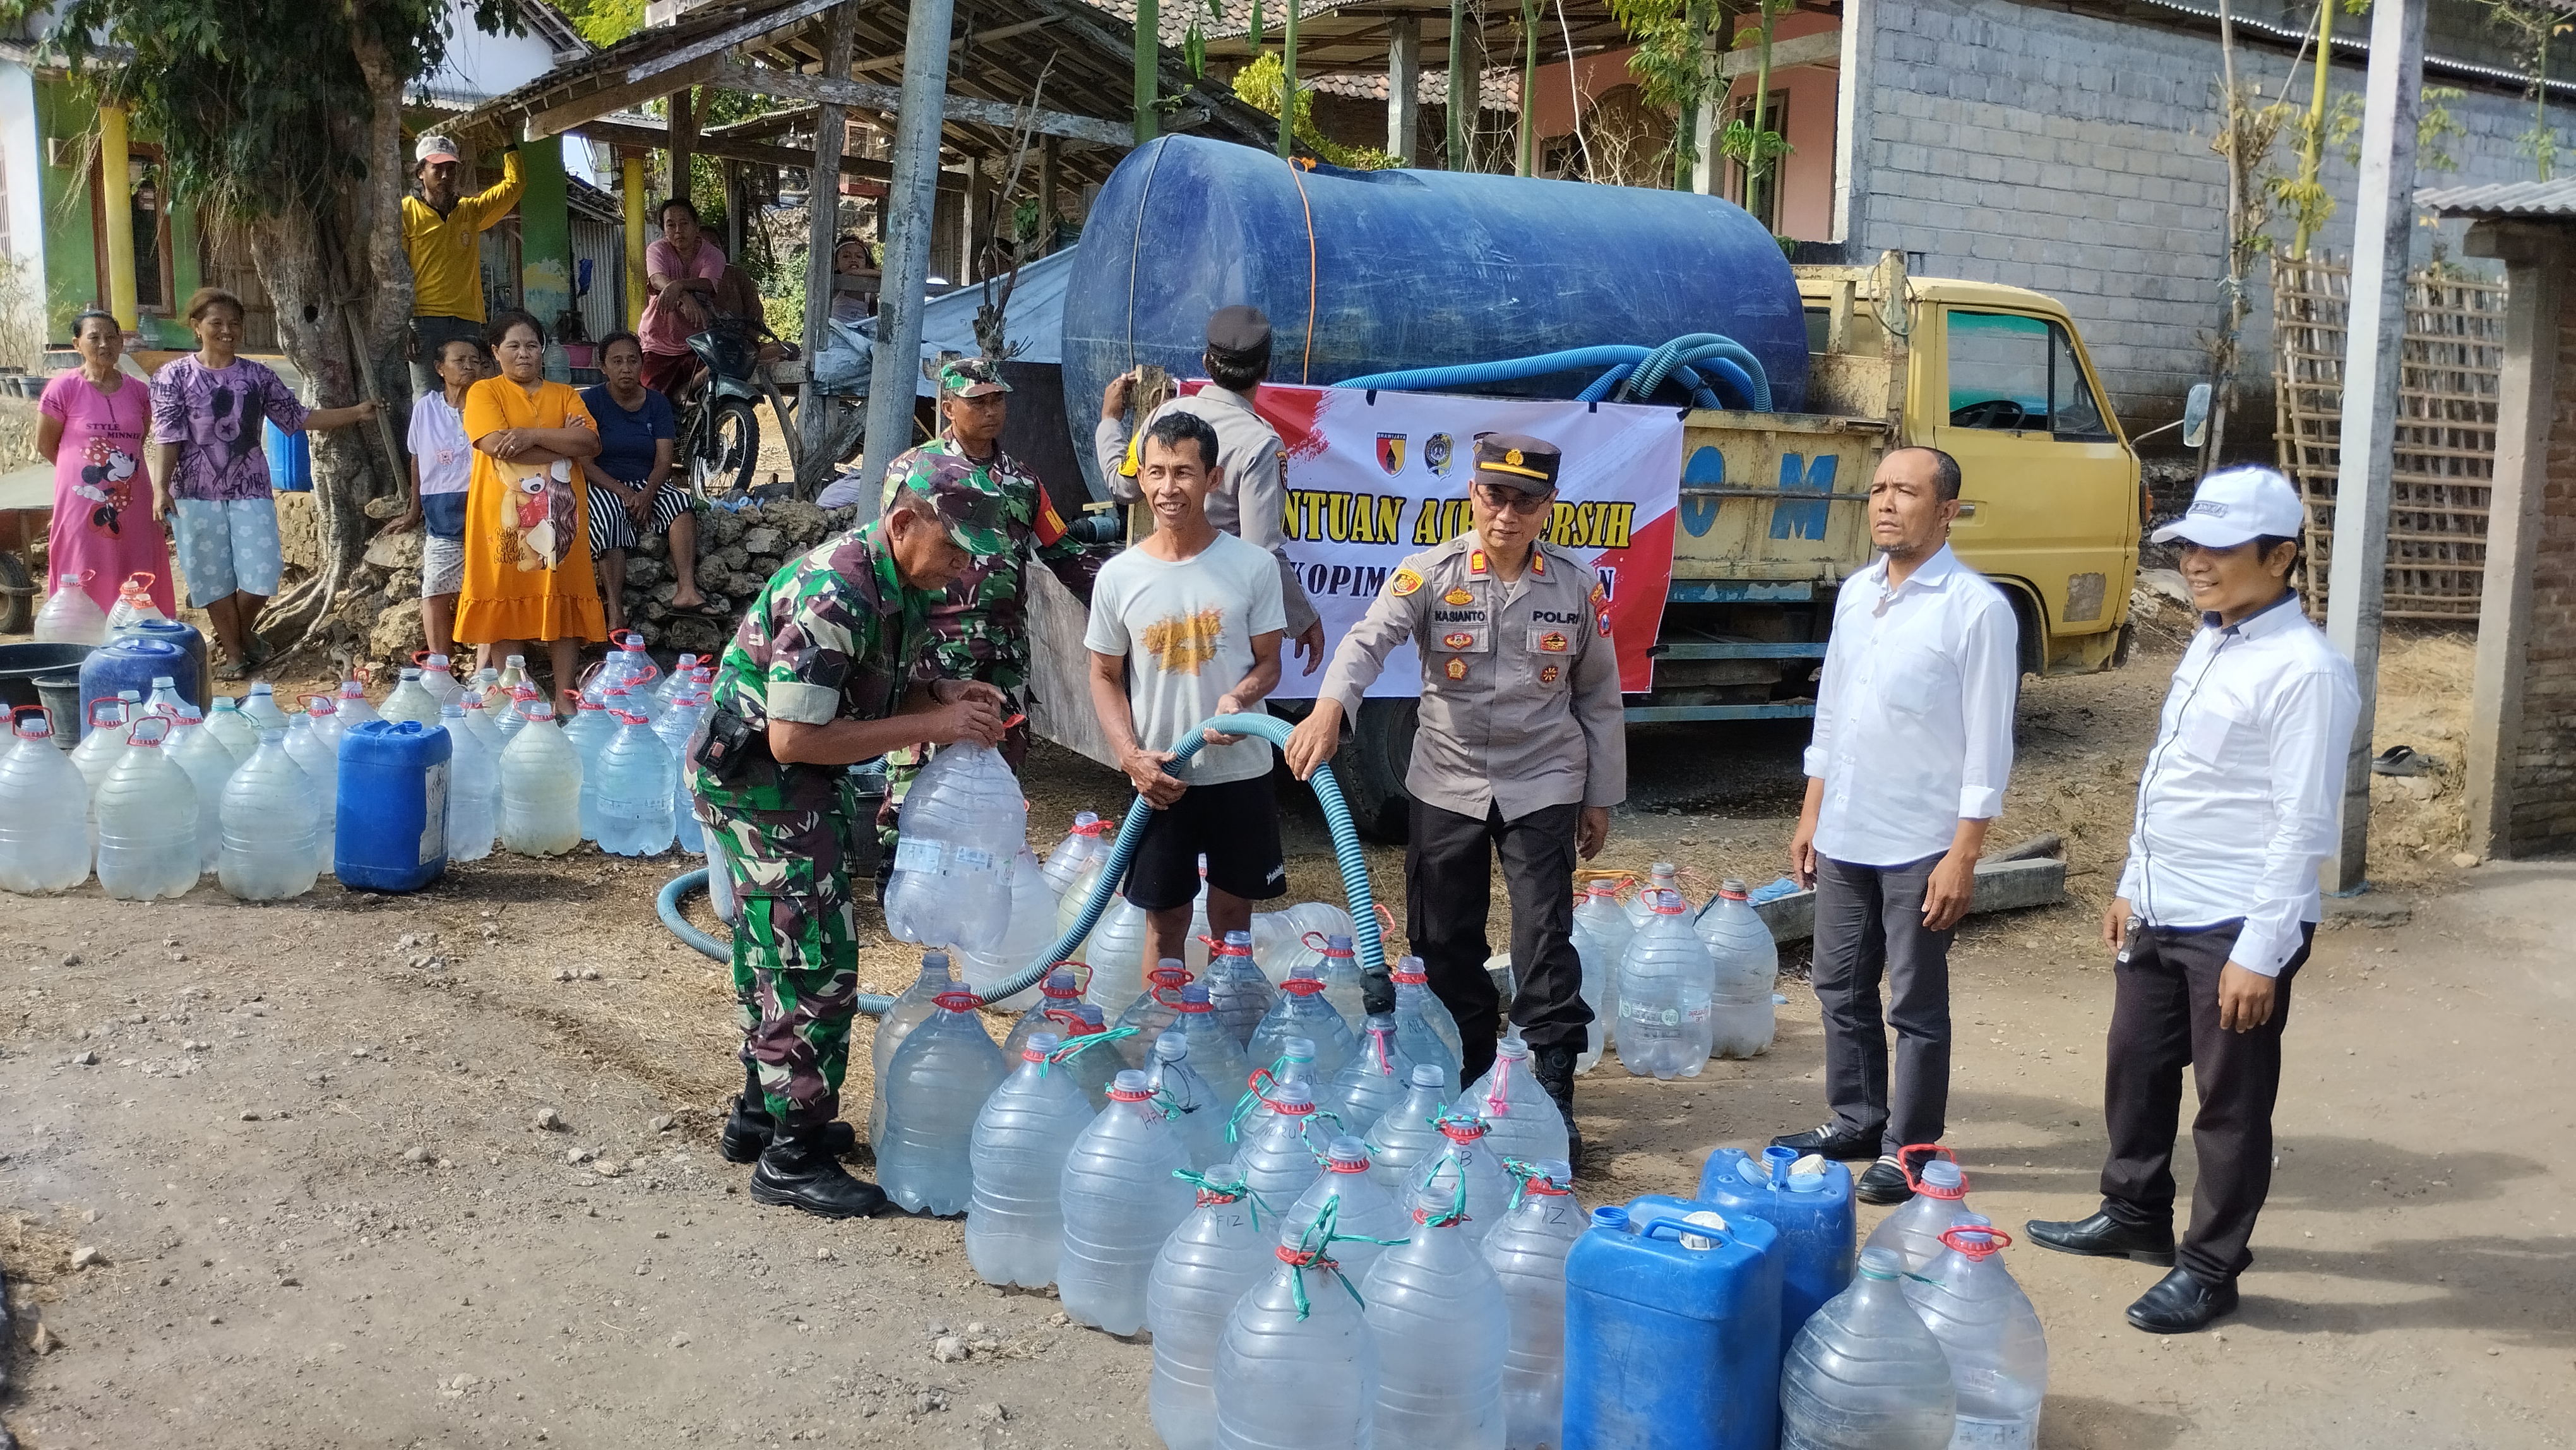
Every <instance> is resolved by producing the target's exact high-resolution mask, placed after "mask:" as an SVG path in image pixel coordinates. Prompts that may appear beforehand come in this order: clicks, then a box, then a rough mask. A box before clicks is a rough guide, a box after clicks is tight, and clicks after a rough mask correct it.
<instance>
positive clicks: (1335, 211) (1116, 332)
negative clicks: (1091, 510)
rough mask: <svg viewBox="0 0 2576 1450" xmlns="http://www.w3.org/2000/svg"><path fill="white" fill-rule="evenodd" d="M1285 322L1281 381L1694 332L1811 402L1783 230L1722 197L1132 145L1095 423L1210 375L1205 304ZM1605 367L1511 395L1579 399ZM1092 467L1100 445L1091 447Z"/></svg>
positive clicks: (1163, 143)
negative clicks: (1163, 375)
mask: <svg viewBox="0 0 2576 1450" xmlns="http://www.w3.org/2000/svg"><path fill="white" fill-rule="evenodd" d="M1236 303H1250V304H1252V305H1253V306H1255V307H1258V308H1260V309H1261V310H1262V311H1264V312H1266V313H1268V314H1269V315H1270V322H1271V328H1272V334H1273V340H1272V344H1271V363H1270V377H1271V380H1272V381H1274V382H1282V383H1334V382H1339V381H1341V380H1342V379H1345V378H1356V377H1362V376H1365V375H1367V374H1370V373H1376V372H1384V371H1388V370H1390V369H1396V368H1416V367H1444V366H1452V365H1456V364H1461V363H1476V362H1490V361H1493V360H1495V359H1498V358H1510V357H1527V356H1530V355H1532V354H1536V353H1543V352H1553V351H1557V350H1559V349H1563V348H1572V347H1592V346H1597V345H1600V344H1604V343H1633V344H1637V345H1640V346H1645V347H1653V346H1656V345H1658V344H1660V343H1663V342H1667V341H1669V340H1671V339H1673V338H1676V337H1680V336H1684V335H1687V334H1690V333H1698V332H1714V333H1722V334H1724V335H1726V336H1728V337H1731V338H1733V339H1735V340H1736V341H1737V342H1740V343H1742V344H1744V346H1745V347H1747V348H1749V349H1751V350H1752V352H1753V354H1754V355H1755V356H1756V357H1758V358H1760V359H1761V361H1762V365H1763V367H1764V368H1765V369H1766V370H1767V371H1768V372H1769V374H1770V381H1771V392H1772V406H1773V407H1775V408H1778V409H1780V410H1782V411H1795V410H1797V409H1798V408H1800V407H1802V406H1804V401H1805V396H1806V380H1807V325H1806V318H1805V316H1804V313H1803V309H1802V308H1801V307H1800V305H1799V301H1798V285H1797V280H1796V278H1795V277H1794V276H1793V275H1792V274H1791V273H1790V271H1789V263H1788V260H1787V258H1785V257H1784V256H1782V255H1781V251H1780V246H1779V243H1778V242H1776V241H1775V240H1773V238H1772V236H1771V233H1770V232H1769V231H1768V230H1766V229H1765V228H1764V227H1763V225H1762V224H1761V223H1760V222H1758V221H1756V220H1754V219H1753V216H1752V214H1751V213H1749V212H1747V211H1745V210H1744V209H1743V208H1742V207H1739V206H1737V205H1735V204H1734V203H1732V202H1729V201H1726V200H1725V199H1723V198H1720V197H1714V196H1701V195H1697V194H1695V193H1691V192H1682V191H1660V190H1658V191H1649V190H1645V189H1643V188H1639V187H1628V186H1596V185H1592V184H1589V183H1586V182H1575V181H1541V180H1536V179H1532V178H1527V177H1517V176H1489V175H1482V174H1478V173H1473V172H1457V171H1406V170H1397V171H1344V170H1340V169H1338V168H1335V167H1329V166H1323V167H1317V168H1315V169H1314V170H1312V171H1307V170H1303V169H1298V168H1292V167H1290V166H1289V165H1288V163H1286V162H1284V161H1281V160H1280V159H1279V158H1278V157H1276V156H1274V155H1271V154H1270V153H1268V152H1266V151H1256V150H1254V149H1252V148H1250V147H1248V146H1236V145H1232V144H1229V143H1227V142H1222V141H1209V140H1203V139H1200V138H1197V137H1192V136H1166V137H1163V138H1161V139H1159V140H1156V141H1153V142H1150V143H1148V144H1146V145H1144V146H1140V147H1138V148H1137V149H1136V150H1134V151H1132V152H1130V153H1128V156H1127V159H1126V160H1124V161H1122V162H1120V163H1119V165H1118V169H1117V170H1116V171H1114V172H1112V173H1110V177H1109V180H1108V182H1107V183H1106V184H1105V185H1104V186H1102V188H1101V190H1100V197H1099V199H1098V200H1097V201H1095V202H1093V203H1092V208H1091V214H1090V217H1089V218H1088V219H1087V220H1086V221H1085V222H1084V223H1083V228H1082V247H1081V250H1080V251H1079V252H1078V253H1077V255H1076V257H1075V261H1074V264H1073V273H1072V276H1071V278H1070V279H1069V280H1068V281H1067V284H1066V291H1065V299H1064V396H1065V401H1066V404H1067V407H1068V408H1069V409H1070V410H1071V412H1072V413H1073V415H1074V421H1075V422H1076V424H1077V425H1079V426H1077V428H1076V431H1077V432H1081V433H1084V434H1085V435H1086V436H1087V434H1088V426H1089V425H1088V420H1089V419H1091V418H1092V417H1093V413H1092V410H1093V409H1095V408H1097V407H1098V406H1099V404H1098V401H1097V400H1098V399H1099V397H1100V394H1101V390H1102V389H1103V388H1104V387H1105V386H1106V385H1107V384H1108V382H1109V380H1110V379H1111V378H1113V377H1116V376H1117V375H1118V374H1119V373H1121V372H1124V371H1126V370H1127V369H1128V368H1130V367H1133V366H1135V365H1137V364H1139V363H1153V364H1156V365H1158V366H1161V367H1163V368H1165V369H1167V370H1168V371H1170V372H1171V373H1173V374H1174V375H1175V376H1179V377H1200V376H1204V375H1205V373H1206V369H1205V367H1203V366H1202V365H1201V363H1200V361H1199V355H1200V354H1201V353H1202V352H1204V351H1205V350H1206V346H1207V320H1208V314H1209V313H1211V312H1213V311H1215V310H1216V309H1217V308H1220V307H1226V306H1231V305H1233V304H1236ZM1598 372H1599V370H1598V369H1593V370H1591V371H1590V372H1586V373H1584V374H1581V375H1571V376H1567V377H1559V378H1545V379H1534V380H1530V381H1529V382H1527V383H1520V384H1500V385H1496V387H1495V388H1494V391H1496V392H1498V393H1504V392H1509V393H1522V394H1526V395H1529V396H1540V397H1572V396H1574V393H1575V392H1576V391H1577V390H1578V389H1580V388H1581V386H1582V385H1583V384H1584V383H1588V382H1590V381H1592V379H1593V377H1594V376H1597V374H1598ZM1074 451H1075V452H1076V453H1077V454H1078V455H1080V456H1081V458H1082V459H1083V467H1084V469H1085V470H1086V471H1088V470H1090V469H1091V468H1092V467H1093V463H1092V459H1091V451H1090V450H1089V449H1088V448H1078V449H1076V450H1074Z"/></svg>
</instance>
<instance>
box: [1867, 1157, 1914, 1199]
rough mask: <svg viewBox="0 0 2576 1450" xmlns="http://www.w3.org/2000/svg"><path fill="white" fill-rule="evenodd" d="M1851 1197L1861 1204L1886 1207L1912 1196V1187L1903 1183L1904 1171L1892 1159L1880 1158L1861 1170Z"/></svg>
mask: <svg viewBox="0 0 2576 1450" xmlns="http://www.w3.org/2000/svg"><path fill="white" fill-rule="evenodd" d="M1852 1196H1853V1197H1855V1198H1858V1199H1859V1200H1860V1201H1861V1202H1863V1203H1875V1204H1880V1205H1882V1206H1883V1205H1886V1204H1890V1203H1903V1202H1904V1201H1905V1200H1907V1199H1909V1198H1912V1197H1913V1196H1914V1185H1912V1184H1910V1183H1908V1182H1906V1181H1905V1170H1904V1169H1903V1168H1902V1167H1900V1166H1898V1164H1897V1161H1896V1160H1895V1159H1893V1158H1881V1159H1879V1160H1878V1161H1877V1162H1875V1163H1872V1164H1871V1165H1869V1167H1868V1168H1866V1169H1864V1170H1862V1172H1861V1175H1860V1182H1859V1183H1858V1184H1857V1185H1856V1186H1854V1188H1853V1189H1852Z"/></svg>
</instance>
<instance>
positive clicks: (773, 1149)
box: [751, 1129, 886, 1218]
mask: <svg viewBox="0 0 2576 1450" xmlns="http://www.w3.org/2000/svg"><path fill="white" fill-rule="evenodd" d="M827 1138H828V1135H827V1134H826V1133H824V1132H823V1131H821V1130H819V1129H817V1130H808V1131H805V1132H789V1133H781V1134H778V1135H777V1136H776V1137H774V1138H772V1139H771V1140H770V1143H769V1147H768V1149H767V1150H766V1151H764V1152H763V1153H762V1154H761V1155H760V1163H759V1166H757V1167H755V1168H753V1169H752V1170H751V1201H752V1202H754V1203H766V1204H770V1205H773V1206H775V1207H779V1208H798V1209H803V1210H804V1211H805V1212H807V1213H810V1214H814V1215H816V1216H817V1217H820V1218H866V1217H867V1216H868V1215H870V1214H872V1213H875V1212H876V1211H877V1210H879V1209H881V1208H884V1207H885V1204H886V1196H885V1194H884V1192H883V1191H881V1190H880V1189H878V1187H877V1186H876V1185H875V1184H873V1183H870V1182H867V1181H866V1180H864V1179H859V1178H853V1177H851V1176H850V1173H849V1170H847V1169H845V1168H843V1167H842V1166H841V1165H840V1163H839V1162H837V1161H836V1160H835V1159H834V1157H833V1154H832V1150H831V1147H830V1145H829V1143H828V1141H827Z"/></svg>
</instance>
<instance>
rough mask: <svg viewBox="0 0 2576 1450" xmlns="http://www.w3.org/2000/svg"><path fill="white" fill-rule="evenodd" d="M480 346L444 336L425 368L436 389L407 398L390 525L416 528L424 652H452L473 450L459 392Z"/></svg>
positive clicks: (478, 375) (478, 363)
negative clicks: (407, 420) (400, 493)
mask: <svg viewBox="0 0 2576 1450" xmlns="http://www.w3.org/2000/svg"><path fill="white" fill-rule="evenodd" d="M488 362H489V358H488V355H487V354H486V353H485V352H484V351H483V344H482V343H481V342H479V341H477V340H475V339H473V338H470V337H451V338H449V339H448V340H447V341H445V342H443V343H440V344H439V346H438V356H437V357H436V358H435V359H433V360H432V367H433V369H434V370H435V371H436V372H437V374H438V381H439V383H440V385H441V386H440V390H439V391H437V392H434V393H423V394H421V395H420V396H419V397H417V398H414V399H413V400H412V404H411V435H410V437H409V439H408V440H407V444H408V451H409V452H410V454H411V507H409V508H408V509H405V510H404V511H403V515H402V517H401V518H399V519H396V520H395V521H394V524H393V527H395V528H396V529H408V528H414V527H418V528H420V529H421V530H422V533H421V538H420V627H421V633H422V634H424V635H426V636H427V637H428V640H429V652H430V653H431V654H438V655H446V656H448V657H450V658H454V656H455V654H456V636H455V629H456V596H457V595H458V594H459V593H460V592H462V591H463V590H464V588H465V486H466V483H467V481H468V480H469V479H471V478H472V477H473V473H474V448H473V445H472V444H469V443H467V442H466V441H465V418H464V414H463V411H462V410H463V408H464V407H465V390H466V389H467V388H470V387H472V386H474V385H475V384H476V383H478V382H480V381H482V380H483V375H484V372H485V371H486V368H487V366H488Z"/></svg>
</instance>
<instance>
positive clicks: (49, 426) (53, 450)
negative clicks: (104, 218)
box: [36, 312, 179, 618]
mask: <svg viewBox="0 0 2576 1450" xmlns="http://www.w3.org/2000/svg"><path fill="white" fill-rule="evenodd" d="M72 335H73V337H74V338H75V339H76V341H77V346H78V347H79V348H80V355H81V365H80V366H79V367H78V368H75V369H74V370H72V371H70V372H67V373H62V374H59V375H58V376H56V377H55V378H54V380H53V381H52V382H50V383H47V384H46V385H45V395H44V397H43V399H42V400H40V401H39V402H38V403H37V404H36V410H37V412H38V414H39V415H40V416H39V417H38V420H37V423H36V452H37V453H39V454H41V455H43V457H44V458H45V460H46V461H47V462H49V463H51V464H53V465H54V522H53V528H52V531H51V532H50V533H49V534H48V536H47V541H46V545H45V549H46V554H45V557H46V564H45V569H46V572H47V573H50V574H52V575H54V576H55V577H56V578H60V577H61V576H63V575H65V574H79V575H82V576H83V579H82V584H81V589H82V592H83V593H86V594H87V595H89V597H90V601H91V602H92V603H94V604H96V605H97V606H98V607H99V608H100V609H102V610H109V609H114V608H115V607H116V591H117V589H118V587H119V586H120V585H122V584H124V583H125V581H126V580H127V579H128V578H129V577H131V576H133V575H135V574H145V575H149V576H150V577H151V581H152V603H153V605H154V606H155V607H156V608H158V609H159V610H160V611H161V612H162V613H163V614H166V615H169V616H171V617H172V618H176V617H178V613H179V610H178V601H177V600H176V599H174V598H173V597H172V596H171V592H170V545H169V543H168V542H167V541H166V540H165V539H163V537H162V535H161V524H160V522H159V521H158V520H156V519H154V518H153V517H152V480H151V479H150V478H148V477H146V476H145V474H144V472H143V436H144V434H145V432H146V431H148V429H149V427H150V425H151V421H152V398H151V394H150V390H149V389H148V388H147V387H146V386H145V385H144V384H143V383H142V382H141V381H140V380H138V379H135V378H129V377H127V376H126V375H125V374H123V373H121V372H118V371H117V370H116V362H117V359H118V358H119V357H120V356H122V355H123V353H124V351H125V333H124V331H123V330H122V329H120V328H119V327H118V326H117V325H116V319H115V318H113V317H110V316H109V315H107V314H106V313H104V312H84V313H82V314H81V315H80V316H79V317H78V318H76V319H74V320H73V322H72Z"/></svg>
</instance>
